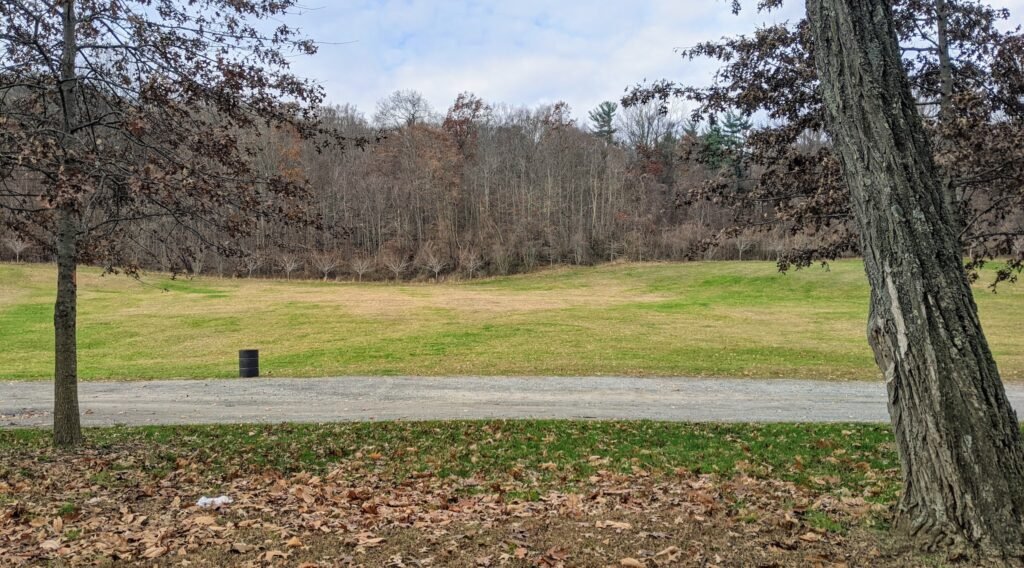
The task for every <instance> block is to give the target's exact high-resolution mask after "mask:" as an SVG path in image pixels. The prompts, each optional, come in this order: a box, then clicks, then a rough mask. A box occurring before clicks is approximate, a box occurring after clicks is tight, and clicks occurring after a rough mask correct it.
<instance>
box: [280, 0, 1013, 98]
mask: <svg viewBox="0 0 1024 568" xmlns="http://www.w3.org/2000/svg"><path fill="white" fill-rule="evenodd" d="M991 3H992V4H993V5H997V6H1003V7H1008V8H1010V9H1011V10H1012V11H1013V13H1014V18H1013V19H1014V20H1016V22H1015V23H1020V22H1022V21H1024V20H1022V18H1021V16H1024V0H992V2H991ZM746 4H747V5H751V4H753V2H752V1H748V2H746ZM803 6H804V3H803V2H802V1H799V0H791V1H790V2H788V3H787V5H786V6H785V7H784V8H783V9H782V10H780V11H778V12H774V13H771V14H767V15H766V14H758V13H756V10H753V9H750V8H748V9H746V10H745V11H744V12H743V13H741V15H739V16H734V15H733V14H732V13H731V11H730V9H729V2H728V0H629V1H627V0H616V1H612V0H605V1H600V2H597V1H594V0H589V1H584V0H463V1H455V0H305V3H304V4H303V8H302V9H301V10H299V11H298V12H296V13H295V14H293V15H291V16H289V17H288V18H287V19H286V20H285V22H286V23H288V24H290V25H294V26H298V27H299V28H300V29H301V30H302V31H303V32H304V33H305V35H306V36H308V37H311V38H312V39H314V40H316V41H318V42H320V44H321V45H320V51H319V53H317V54H316V55H314V56H312V57H302V58H298V59H296V60H295V61H294V62H293V68H294V70H296V71H297V72H298V73H299V74H301V75H303V76H306V77H310V78H313V79H315V80H317V81H319V82H320V83H321V84H322V85H323V86H324V88H325V90H326V92H327V99H328V102H329V103H333V104H342V103H350V104H354V105H356V106H357V107H358V108H359V110H361V111H362V112H363V113H365V114H366V115H367V117H371V116H372V115H373V112H374V109H375V107H376V102H377V101H378V100H380V99H382V98H384V97H386V96H387V95H388V94H390V93H391V92H393V91H395V90H397V89H413V90H416V91H419V92H420V93H422V94H423V95H424V96H425V97H426V99H427V100H428V101H430V103H431V105H433V107H434V109H435V110H436V111H438V112H444V111H445V110H446V109H447V108H448V107H449V106H450V105H451V103H452V101H454V100H455V97H456V95H458V93H460V92H463V91H471V92H473V93H475V94H477V95H479V96H480V97H482V98H483V99H484V100H486V101H487V102H489V103H506V104H510V105H514V106H529V107H533V106H536V105H538V104H545V103H553V102H556V101H559V100H564V101H566V102H568V103H569V105H570V106H571V107H572V109H573V114H574V116H575V117H577V118H583V117H586V114H587V111H588V110H590V109H592V108H594V107H595V106H597V105H598V104H599V103H600V102H601V101H605V100H612V101H618V100H619V99H620V98H621V96H622V94H623V91H624V90H625V89H626V88H627V87H629V86H632V85H635V84H637V83H639V82H642V81H644V80H645V79H647V80H656V79H662V78H668V79H672V80H676V81H681V82H686V83H688V84H706V83H707V82H708V81H709V80H710V78H711V76H712V73H713V72H714V68H715V66H714V63H713V62H711V61H692V62H691V61H685V60H683V59H682V58H681V57H680V56H679V54H678V53H677V50H678V49H679V48H685V47H689V46H692V45H694V44H697V43H699V42H701V41H707V40H714V39H718V38H721V37H723V36H727V35H732V34H736V33H743V32H749V31H750V30H752V29H754V28H755V26H756V25H757V24H758V23H763V22H766V21H767V22H777V21H786V20H790V21H792V20H795V19H798V18H799V17H800V15H801V13H802V11H803Z"/></svg>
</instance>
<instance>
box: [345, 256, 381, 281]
mask: <svg viewBox="0 0 1024 568" xmlns="http://www.w3.org/2000/svg"><path fill="white" fill-rule="evenodd" d="M348 265H349V268H351V269H352V272H355V273H356V276H357V277H358V279H359V281H360V282H362V281H363V275H364V274H366V273H367V272H369V271H371V270H373V267H374V265H376V261H374V259H373V257H371V256H366V255H362V254H357V255H355V256H353V257H352V258H351V259H350V260H349V261H348Z"/></svg>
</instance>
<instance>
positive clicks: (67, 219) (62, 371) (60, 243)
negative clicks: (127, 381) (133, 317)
mask: <svg viewBox="0 0 1024 568" xmlns="http://www.w3.org/2000/svg"><path fill="white" fill-rule="evenodd" d="M76 225H77V224H76V223H75V220H74V217H73V213H72V212H70V211H66V210H62V211H61V212H60V221H59V227H58V233H57V303H56V305H55V306H54V311H53V331H54V338H55V342H54V345H55V353H54V355H55V357H54V374H53V387H54V392H53V443H54V444H55V445H57V446H61V447H70V446H76V445H78V444H80V443H82V426H81V422H80V417H79V413H78V344H77V329H76V318H77V315H78V299H77V296H78V290H77V288H78V284H77V282H76V278H75V266H76V262H75V256H76V250H75V249H76V247H75V239H76V238H77V227H76Z"/></svg>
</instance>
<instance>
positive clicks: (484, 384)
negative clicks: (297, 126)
mask: <svg viewBox="0 0 1024 568" xmlns="http://www.w3.org/2000/svg"><path fill="white" fill-rule="evenodd" d="M52 388H53V387H52V383H49V382H0V426H2V427H23V426H47V425H49V424H50V421H51V414H50V408H51V405H52V397H53V394H52ZM79 388H80V397H81V406H82V412H83V416H82V420H83V423H84V424H85V425H86V426H107V425H113V424H132V425H142V424H204V423H217V422H223V423H231V422H285V421H296V422H327V421H349V420H399V419H401V420H427V419H459V418H462V419H472V418H582V419H643V418H646V419H653V420H676V421H724V422H885V421H887V420H888V414H887V411H886V406H885V389H884V386H883V385H882V383H880V382H824V381H797V380H782V379H776V380H754V379H688V378H620V377H536V378H520V377H515V378H512V377H450V378H449V377H438V378H424V377H341V378H328V379H218V380H201V381H196V380H173V381H135V382H86V383H82V384H81V385H80V387H79ZM1007 389H1008V392H1009V395H1010V399H1011V401H1012V402H1013V405H1014V407H1015V408H1017V409H1018V411H1019V409H1024V385H1016V384H1011V385H1008V386H1007Z"/></svg>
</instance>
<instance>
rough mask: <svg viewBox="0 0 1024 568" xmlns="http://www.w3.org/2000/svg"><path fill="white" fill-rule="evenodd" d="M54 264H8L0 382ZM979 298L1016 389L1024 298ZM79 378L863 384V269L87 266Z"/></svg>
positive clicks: (981, 294)
mask: <svg viewBox="0 0 1024 568" xmlns="http://www.w3.org/2000/svg"><path fill="white" fill-rule="evenodd" d="M54 278H55V276H54V268H53V267H52V266H48V265H12V264H3V265H0V346H2V348H0V378H3V379H39V378H46V377H48V376H51V373H52V364H53V363H52V361H53V355H52V352H51V350H52V346H53V338H52V302H53V295H54ZM988 281H989V279H986V278H985V277H983V278H982V280H981V281H980V283H979V284H978V285H977V287H976V289H975V296H976V298H977V301H978V304H979V307H980V309H981V317H982V321H983V323H984V325H985V329H986V332H987V333H988V337H989V340H990V343H991V345H992V348H993V350H994V352H995V354H996V359H997V361H998V363H999V365H1000V368H1001V370H1002V372H1003V376H1004V377H1005V378H1007V379H1009V380H1021V379H1024V334H1022V333H1021V332H1020V321H1019V318H1018V314H1019V313H1020V310H1021V308H1024V288H1022V287H1021V286H1014V285H1006V286H1003V287H1001V288H1000V291H999V293H998V294H992V293H991V292H989V291H988V290H987V289H986V288H985V284H986V283H987V282H988ZM79 283H80V292H81V301H80V320H79V346H80V352H79V353H80V364H79V372H80V375H81V377H82V378H84V379H100V378H116V379H130V378H176V377H231V376H235V374H236V372H237V370H236V351H237V350H238V349H242V348H258V349H260V350H261V359H262V361H261V363H262V371H263V374H264V375H272V376H296V377H301V376H326V375H354V374H359V375H396V374H412V375H602V374H604V375H701V376H730V377H792V378H822V379H869V378H874V377H876V376H877V369H876V368H875V366H874V361H873V359H872V356H871V352H870V350H869V348H868V347H867V344H866V341H865V338H864V329H865V325H866V324H865V320H866V306H867V285H866V280H865V277H864V274H863V268H862V266H861V264H860V263H859V262H857V261H842V262H837V263H833V264H832V265H831V269H830V270H828V271H826V270H823V269H821V268H812V269H808V270H802V271H798V272H792V273H789V274H785V275H783V274H779V273H777V272H776V269H775V266H774V264H772V263H767V262H744V263H736V262H714V263H688V264H625V265H606V266H600V267H596V268H573V269H568V268H561V269H555V270H549V271H544V272H540V273H535V274H530V275H524V276H515V277H508V278H497V279H488V280H477V281H472V282H465V283H451V284H447V283H445V284H440V285H436V284H403V285H394V284H380V283H373V284H355V283H334V282H298V281H291V282H286V281H280V280H230V279H218V278H213V277H202V278H199V279H196V280H171V279H169V278H167V277H164V276H161V275H146V276H144V277H143V278H142V279H141V281H136V280H132V279H129V278H125V277H120V276H102V275H101V274H100V272H99V271H98V270H94V269H82V270H81V271H80V273H79Z"/></svg>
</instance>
